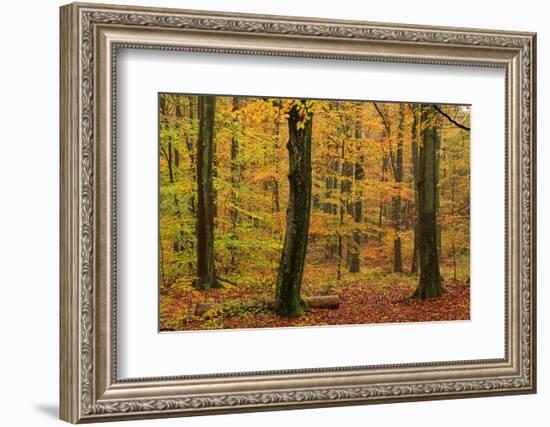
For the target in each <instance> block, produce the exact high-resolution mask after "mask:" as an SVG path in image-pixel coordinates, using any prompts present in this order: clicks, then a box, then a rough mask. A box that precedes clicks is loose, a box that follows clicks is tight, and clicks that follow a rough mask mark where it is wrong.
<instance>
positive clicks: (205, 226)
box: [194, 96, 220, 289]
mask: <svg viewBox="0 0 550 427" xmlns="http://www.w3.org/2000/svg"><path fill="white" fill-rule="evenodd" d="M198 110H199V135H198V150H197V279H196V280H195V283H194V286H195V287H196V288H197V289H211V288H217V287H220V284H219V282H218V279H217V277H216V266H215V256H214V216H215V201H214V197H215V196H214V184H213V176H214V150H215V145H214V119H215V114H216V97H215V96H199V105H198Z"/></svg>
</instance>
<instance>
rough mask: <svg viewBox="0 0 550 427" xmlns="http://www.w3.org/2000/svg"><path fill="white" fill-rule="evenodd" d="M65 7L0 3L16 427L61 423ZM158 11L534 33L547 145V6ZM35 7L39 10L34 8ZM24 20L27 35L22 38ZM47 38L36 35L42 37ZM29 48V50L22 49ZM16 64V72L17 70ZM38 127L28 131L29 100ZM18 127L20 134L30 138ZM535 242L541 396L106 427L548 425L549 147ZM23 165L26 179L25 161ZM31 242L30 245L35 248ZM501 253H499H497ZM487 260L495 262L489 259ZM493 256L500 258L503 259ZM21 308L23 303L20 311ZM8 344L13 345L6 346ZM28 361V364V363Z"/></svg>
mask: <svg viewBox="0 0 550 427" xmlns="http://www.w3.org/2000/svg"><path fill="white" fill-rule="evenodd" d="M110 2H111V3H115V4H121V5H124V4H128V3H132V4H135V5H142V6H151V5H152V3H153V1H152V0H131V1H130V0H110ZM64 3H66V1H63V0H29V1H26V2H6V3H5V4H3V9H2V11H3V13H4V15H5V16H6V17H9V19H5V20H4V21H3V23H2V26H0V35H1V36H2V40H6V41H7V40H13V39H14V34H17V43H10V42H6V43H3V44H2V49H3V59H4V61H5V63H6V64H8V65H7V66H5V67H4V68H3V69H2V72H1V76H2V78H1V79H0V92H1V93H2V101H1V102H0V117H1V118H2V126H0V141H2V145H1V153H2V155H1V156H0V182H1V183H2V184H0V197H1V200H2V201H5V203H4V205H3V207H4V209H2V210H0V236H1V240H0V255H1V258H0V259H1V260H2V262H1V266H2V268H0V283H1V284H2V293H1V295H2V298H0V325H2V326H1V331H2V339H3V344H5V345H4V350H5V351H3V352H2V353H1V354H0V375H1V378H2V385H3V387H2V388H1V389H0V399H1V401H2V402H3V411H2V421H3V423H4V424H6V425H9V426H13V427H19V426H21V427H27V426H40V427H51V426H56V427H61V426H66V425H67V424H66V423H63V422H61V421H59V420H58V419H57V411H58V376H59V369H58V357H59V346H58V342H59V340H58V330H59V329H58V328H59V325H58V319H59V317H58V316H59V303H58V299H59V292H58V288H59V267H58V265H59V254H58V251H57V247H58V243H59V225H58V224H59V190H58V186H59V129H58V128H59V121H58V114H59V113H58V101H59V86H58V83H57V82H58V77H59V56H58V52H59V51H58V46H59V33H58V25H59V21H58V15H59V11H58V7H59V6H60V5H62V4H64ZM154 3H155V5H156V6H159V7H179V8H190V9H207V10H225V11H229V12H249V13H269V14H278V15H296V16H318V17H324V18H331V19H355V20H368V21H381V22H384V21H385V22H404V23H410V24H430V25H452V26H459V27H474V28H495V29H503V30H518V31H521V30H527V31H537V32H538V38H537V48H538V51H539V55H538V60H537V68H538V72H537V74H538V75H539V76H541V77H542V78H540V79H539V80H538V82H537V87H538V93H539V96H538V97H537V108H538V113H537V117H538V119H537V122H538V129H537V134H538V138H537V139H538V140H539V141H540V142H544V141H548V140H550V122H549V121H548V119H546V118H547V117H550V97H549V96H547V95H548V94H549V93H550V79H548V78H544V76H548V75H550V55H546V54H544V52H548V51H550V26H548V5H547V4H546V3H545V2H541V1H539V0H524V1H522V2H521V3H520V4H518V2H517V1H515V0H513V1H512V0H500V1H497V0H490V1H486V2H480V1H479V0H462V1H461V2H460V4H458V3H457V4H449V5H442V3H441V1H440V0H425V1H423V2H411V1H406V0H388V1H385V2H358V1H357V0H338V1H337V2H335V1H322V0H302V1H300V2H297V1H296V0H277V1H273V2H252V1H250V0H231V1H227V0H156V1H155V2H154ZM31 11H32V13H30V12H31ZM23 17H24V22H25V26H26V28H32V29H33V30H32V31H21V22H22V19H23ZM37 35H39V36H37ZM23 52H25V53H24V54H23ZM13 64H15V65H13ZM31 100H32V101H36V102H37V104H35V108H34V109H32V112H33V113H32V126H29V120H30V119H29V114H30V113H29V114H23V112H30V111H31V110H29V106H30V102H31ZM22 130H24V132H23V133H22ZM537 156H538V159H539V160H538V164H539V165H540V166H539V167H538V168H537V181H538V185H537V186H538V188H539V191H538V206H537V211H538V218H539V222H538V224H537V235H538V241H537V246H538V251H539V254H541V255H540V257H539V259H540V262H539V265H538V271H537V276H538V283H539V288H538V292H537V299H538V301H539V306H540V307H541V309H540V310H539V311H538V316H537V317H538V318H537V324H538V334H537V335H538V336H537V349H538V358H539V360H540V363H539V365H538V384H539V387H538V393H537V394H536V395H519V396H516V395H514V396H504V395H502V396H495V397H491V398H475V399H452V400H439V401H431V402H408V403H399V404H391V405H367V406H346V407H333V408H316V409H304V410H296V411H276V412H254V413H247V414H228V415H212V416H204V417H196V418H187V419H185V420H182V419H180V418H172V419H162V420H157V419H156V420H139V421H125V422H124V424H120V423H118V422H117V423H105V424H103V425H105V426H121V425H123V426H124V427H152V426H154V427H165V426H166V427H167V426H179V427H181V426H182V425H185V426H186V427H218V426H220V425H221V426H228V427H233V426H239V427H257V426H258V425H260V426H262V427H281V426H285V425H288V426H294V425H312V426H316V427H332V426H339V425H346V426H350V427H354V426H365V424H367V423H368V424H370V425H387V426H400V425H402V424H403V422H404V420H406V421H405V422H406V423H407V426H408V427H436V426H441V425H442V424H444V425H445V427H465V426H477V425H480V424H485V423H490V424H491V425H495V426H497V427H517V426H519V425H529V426H533V427H541V426H546V425H547V424H548V422H547V419H548V407H549V406H550V370H549V368H548V367H549V366H550V365H548V364H547V363H545V360H549V359H550V334H549V333H548V325H549V324H550V310H547V309H545V301H550V287H549V286H545V284H546V283H549V282H550V264H549V263H548V262H545V259H544V257H545V256H548V255H547V254H549V253H550V239H548V236H550V222H549V221H545V220H544V218H550V196H549V195H548V191H547V189H548V188H549V186H550V168H548V167H544V166H543V165H547V164H550V144H546V143H539V146H538V149H537ZM21 159H25V161H24V165H25V171H26V172H25V173H23V172H22V170H21V167H22V160H21ZM31 242H32V244H31ZM499 255H500V254H499ZM487 256H493V255H491V254H487ZM495 256H496V255H495ZM21 302H24V303H25V307H24V311H23V312H22V306H21ZM6 349H15V350H14V351H12V350H9V351H8V350H6ZM26 355H29V356H28V357H25V356H26Z"/></svg>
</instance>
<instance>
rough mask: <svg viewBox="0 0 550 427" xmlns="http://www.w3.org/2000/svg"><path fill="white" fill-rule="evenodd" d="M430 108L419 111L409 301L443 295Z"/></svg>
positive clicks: (436, 143) (435, 141) (435, 132)
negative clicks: (415, 266)
mask: <svg viewBox="0 0 550 427" xmlns="http://www.w3.org/2000/svg"><path fill="white" fill-rule="evenodd" d="M432 109H433V108H432V107H429V108H425V109H424V110H423V111H422V123H423V130H422V146H421V147H420V153H419V154H420V155H419V160H420V162H419V175H420V181H419V185H418V195H419V213H418V220H419V221H420V223H419V231H420V235H419V247H418V250H419V254H420V279H419V282H418V287H417V289H416V291H415V292H414V293H413V295H412V298H418V299H426V298H434V297H439V296H441V295H442V294H443V288H442V286H441V274H440V271H439V254H438V248H437V185H438V183H437V178H438V172H437V166H438V159H437V157H438V153H437V149H438V147H439V139H440V136H439V130H438V128H437V127H436V126H435V125H434V124H428V123H427V122H428V120H429V118H430V117H431V116H432V115H433V111H432Z"/></svg>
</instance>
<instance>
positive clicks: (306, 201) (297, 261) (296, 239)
mask: <svg viewBox="0 0 550 427" xmlns="http://www.w3.org/2000/svg"><path fill="white" fill-rule="evenodd" d="M300 107H302V108H300ZM312 120H313V117H312V115H311V112H308V111H307V109H306V108H305V102H304V101H301V104H300V103H298V102H297V103H294V104H293V105H292V106H291V108H290V111H289V115H288V134H289V138H288V143H287V148H288V158H289V166H288V168H289V171H288V180H289V196H288V208H287V211H286V230H285V240H284V244H283V251H282V255H281V261H280V264H279V272H278V276H277V288H276V294H275V313H276V314H277V315H279V316H284V317H299V316H302V315H303V314H304V312H305V311H306V309H307V304H306V302H305V300H304V299H303V298H302V297H301V286H302V277H303V273H304V261H305V257H306V251H307V238H308V231H309V216H310V207H311V183H312V177H311V132H312Z"/></svg>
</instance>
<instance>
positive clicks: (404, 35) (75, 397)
mask: <svg viewBox="0 0 550 427" xmlns="http://www.w3.org/2000/svg"><path fill="white" fill-rule="evenodd" d="M535 42H536V37H535V34H533V33H518V32H507V31H491V30H479V29H458V28H439V27H424V26H411V25H401V24H380V23H369V22H354V21H331V20H322V19H312V18H295V17H281V16H263V15H243V14H230V13H217V12H199V11H188V10H174V9H158V8H141V7H126V6H112V5H99V4H79V3H75V4H70V5H67V6H63V7H62V8H61V38H60V43H61V46H60V52H61V64H60V67H61V80H60V92H61V93H60V108H61V112H60V135H61V177H60V179H61V205H60V211H61V220H60V229H61V236H60V258H61V261H60V262H61V266H60V307H61V308H60V327H61V330H60V384H61V396H60V407H61V410H60V414H61V419H63V420H65V421H68V422H71V423H79V422H97V421H112V420H122V419H130V418H155V417H170V416H188V415H201V414H216V413H228V412H246V411H259V410H281V409H287V408H288V409H290V408H308V407H310V408H311V407H322V406H332V405H357V404H369V403H385V402H400V401H411V400H429V399H445V398H462V397H479V396H488V395H498V394H521V393H534V392H535V391H536V318H535V315H536V311H535V308H536V305H535V299H536V298H535V296H536V289H535V282H536V256H535V255H536V254H535V250H536V242H535V236H536V218H535V215H536V182H535V176H536V173H535V172H536V171H535V154H536V150H535V123H536V117H535V104H536V103H535V93H536V90H535V88H536V86H535V82H536V76H535V74H536V73H535V71H536V44H535ZM120 48H125V49H160V50H174V51H198V52H204V53H209V52H211V53H224V54H227V55H232V54H241V55H242V54H246V55H266V56H289V57H303V58H317V59H318V60H320V61H323V60H330V59H341V60H350V61H351V60H353V61H385V62H394V63H409V64H442V65H447V66H464V65H468V66H474V67H476V66H477V67H497V68H501V69H503V70H504V72H505V75H506V78H505V88H503V92H502V96H503V97H504V98H505V106H506V108H505V109H506V118H505V127H506V128H505V132H504V133H505V139H506V140H505V141H503V142H502V147H503V150H505V159H506V164H505V176H503V177H502V179H503V180H504V181H505V187H506V195H505V198H506V203H505V206H506V209H505V212H503V215H504V216H505V230H503V234H504V235H505V242H506V245H505V246H506V248H505V254H503V257H504V258H505V260H506V263H505V265H506V269H505V283H502V287H503V289H504V290H503V292H504V295H505V308H504V311H505V315H504V320H505V321H504V325H503V328H504V329H505V332H504V337H505V340H504V341H505V342H503V343H502V345H503V347H504V357H503V358H499V359H483V360H466V361H461V360H458V361H451V362H438V361H435V360H434V361H433V362H427V363H410V364H399V365H395V364H383V365H376V366H369V365H366V366H340V367H334V368H316V367H314V366H313V367H311V368H310V369H291V370H273V371H262V372H242V373H237V374H230V373H224V372H219V373H216V374H208V375H192V376H181V377H155V378H135V379H134V378H132V379H120V378H119V377H118V376H117V358H116V354H117V333H116V332H117V331H116V313H117V293H116V250H117V248H116V232H115V231H116V230H115V225H114V224H115V221H116V202H115V200H116V186H115V176H116V150H115V149H114V147H115V138H116V132H115V131H116V108H115V106H116V92H115V88H116V78H117V76H116V72H115V70H116V67H115V65H116V60H117V49H120ZM487 167H488V168H490V165H488V166H487ZM152 303H153V304H156V302H152Z"/></svg>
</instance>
